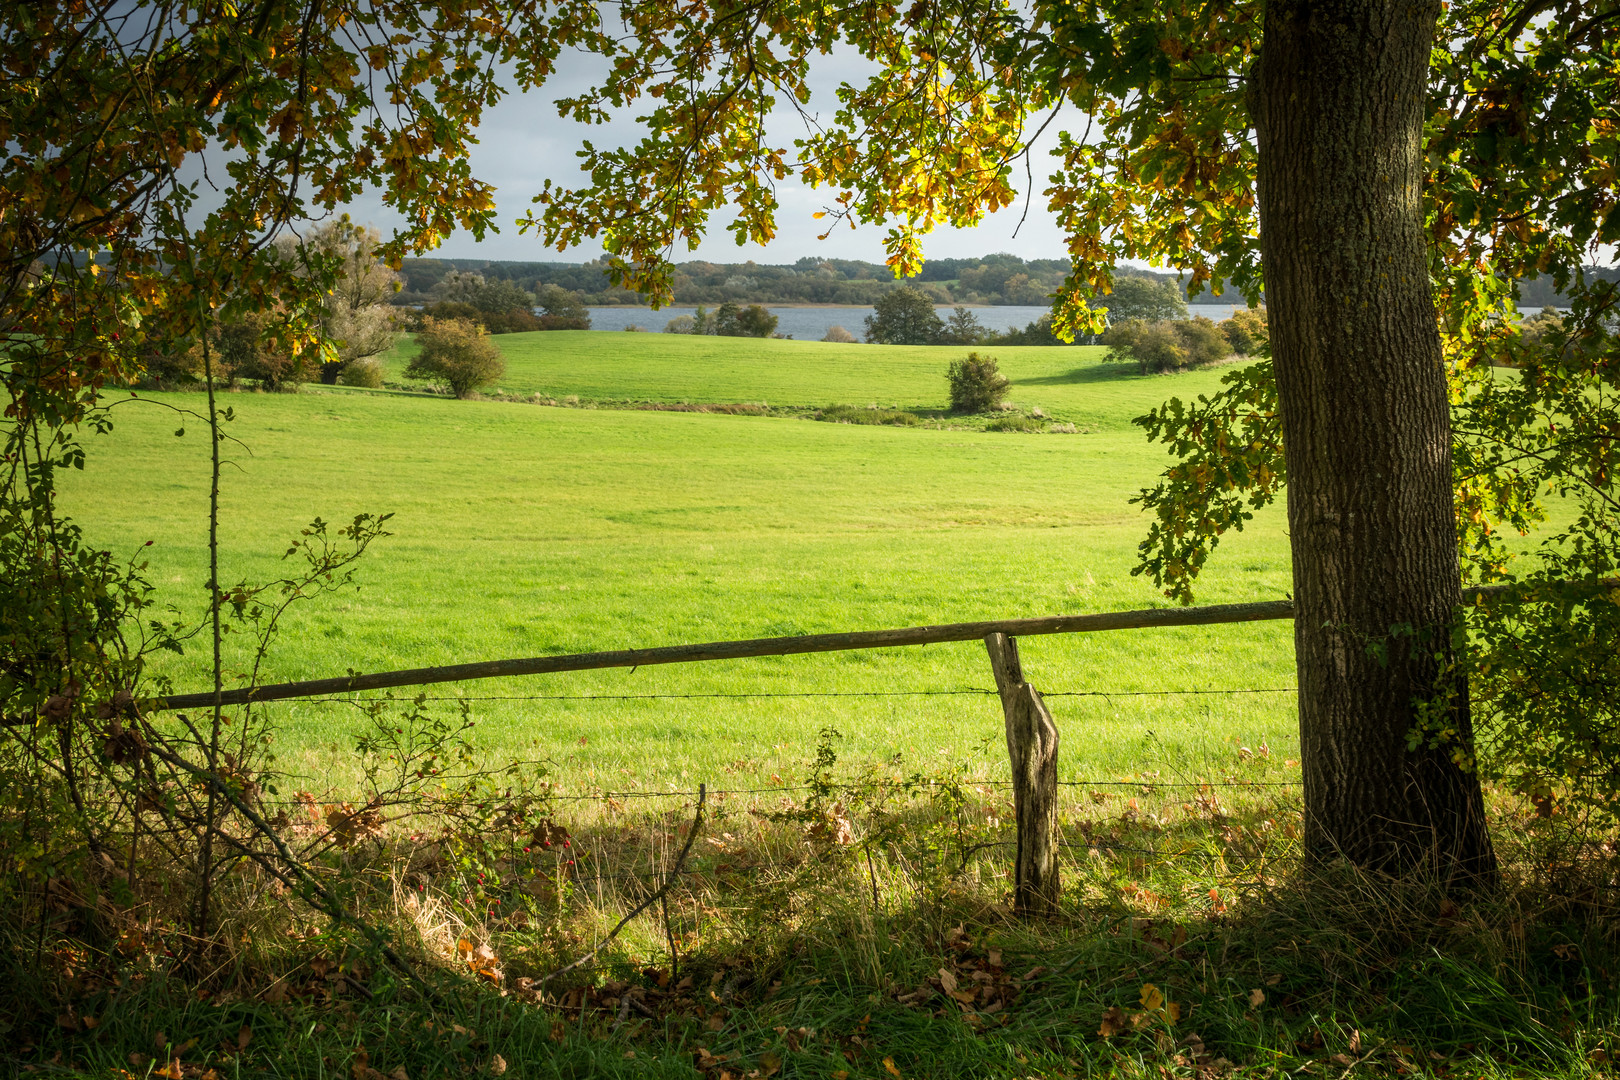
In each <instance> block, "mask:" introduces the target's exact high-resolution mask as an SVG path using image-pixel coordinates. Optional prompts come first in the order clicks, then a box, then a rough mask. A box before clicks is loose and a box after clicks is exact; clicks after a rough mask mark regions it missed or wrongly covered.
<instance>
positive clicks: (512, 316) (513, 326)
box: [480, 307, 554, 334]
mask: <svg viewBox="0 0 1620 1080" xmlns="http://www.w3.org/2000/svg"><path fill="white" fill-rule="evenodd" d="M480 321H482V322H483V324H484V329H485V330H488V331H489V332H490V333H492V334H528V333H533V332H534V331H536V330H546V329H554V328H552V327H547V326H546V325H545V324H544V323H543V322H542V321H541V320H540V319H537V318H535V315H534V312H532V311H530V310H529V309H528V308H516V307H515V308H512V309H511V310H510V311H486V312H484V313H483V318H482V320H480Z"/></svg>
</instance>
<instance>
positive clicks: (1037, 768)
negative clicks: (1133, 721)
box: [984, 633, 1062, 915]
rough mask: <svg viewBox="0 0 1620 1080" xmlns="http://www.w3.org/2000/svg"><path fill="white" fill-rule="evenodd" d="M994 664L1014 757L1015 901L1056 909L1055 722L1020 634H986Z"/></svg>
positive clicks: (1029, 909)
mask: <svg viewBox="0 0 1620 1080" xmlns="http://www.w3.org/2000/svg"><path fill="white" fill-rule="evenodd" d="M984 647H985V649H986V650H987V651H988V652H989V653H990V668H991V670H992V671H994V672H995V675H996V689H997V690H999V691H1000V692H1001V709H1002V712H1003V713H1004V714H1005V715H1006V718H1007V756H1008V757H1009V758H1010V759H1011V760H1012V782H1013V805H1014V807H1015V808H1016V812H1017V816H1018V860H1017V862H1016V863H1015V866H1016V876H1015V878H1014V880H1015V881H1016V882H1017V885H1016V887H1015V890H1014V893H1013V895H1014V898H1015V900H1014V903H1015V906H1016V907H1017V909H1018V911H1019V912H1021V913H1024V914H1030V915H1048V914H1052V913H1055V912H1056V911H1057V907H1058V897H1059V896H1060V895H1061V892H1062V889H1061V886H1060V885H1059V882H1058V861H1057V841H1058V814H1057V809H1058V800H1057V750H1058V732H1057V724H1055V723H1054V722H1053V721H1052V714H1051V712H1049V711H1048V710H1047V708H1046V703H1045V702H1044V701H1042V700H1041V695H1040V694H1039V692H1037V691H1036V689H1035V688H1034V687H1033V686H1031V685H1029V683H1027V682H1025V681H1024V669H1023V665H1021V664H1020V663H1019V662H1018V640H1017V639H1016V638H1011V637H1008V636H1007V635H1006V634H1000V633H996V634H990V635H988V636H987V637H986V638H985V639H984Z"/></svg>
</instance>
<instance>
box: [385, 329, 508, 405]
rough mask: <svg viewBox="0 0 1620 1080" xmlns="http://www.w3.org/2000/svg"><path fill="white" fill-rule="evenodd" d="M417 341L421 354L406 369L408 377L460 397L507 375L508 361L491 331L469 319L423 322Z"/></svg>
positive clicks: (468, 394)
mask: <svg viewBox="0 0 1620 1080" xmlns="http://www.w3.org/2000/svg"><path fill="white" fill-rule="evenodd" d="M416 341H417V344H419V345H420V346H421V347H422V351H421V352H419V353H417V354H416V357H415V358H414V359H413V360H412V361H411V365H410V367H408V368H406V369H405V377H406V378H407V379H426V380H428V381H429V382H436V383H439V384H441V385H443V386H446V387H448V388H449V389H450V392H451V393H452V394H454V395H456V397H458V398H465V397H469V396H471V394H472V392H473V391H474V390H477V389H478V388H479V387H481V386H488V385H489V384H490V383H492V382H494V381H495V380H496V379H499V378H500V377H501V376H502V375H504V374H506V362H505V361H504V360H502V359H501V351H500V350H499V349H497V348H496V347H495V344H494V342H492V341H490V340H489V332H488V331H486V330H484V329H483V328H482V327H480V326H478V325H477V324H476V323H472V322H469V321H468V320H466V319H435V318H431V317H429V318H426V319H423V320H422V331H421V333H419V334H417V335H416Z"/></svg>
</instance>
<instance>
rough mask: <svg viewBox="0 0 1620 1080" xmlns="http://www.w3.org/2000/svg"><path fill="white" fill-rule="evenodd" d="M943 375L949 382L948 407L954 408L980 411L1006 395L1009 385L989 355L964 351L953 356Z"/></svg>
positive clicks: (994, 360) (993, 358)
mask: <svg viewBox="0 0 1620 1080" xmlns="http://www.w3.org/2000/svg"><path fill="white" fill-rule="evenodd" d="M945 378H946V379H948V380H949V381H950V384H951V408H952V409H953V410H955V411H956V412H984V411H985V410H986V409H988V408H990V407H991V406H992V405H994V404H996V403H997V402H999V401H1000V400H1001V399H1002V398H1004V397H1006V396H1007V388H1008V387H1009V386H1010V385H1011V384H1010V383H1009V382H1007V378H1006V376H1004V375H1002V373H1001V369H1000V367H999V366H997V364H996V358H995V357H993V356H980V355H979V354H978V353H976V352H973V353H968V354H967V358H966V359H965V360H953V361H951V366H950V367H949V368H948V369H946V372H945Z"/></svg>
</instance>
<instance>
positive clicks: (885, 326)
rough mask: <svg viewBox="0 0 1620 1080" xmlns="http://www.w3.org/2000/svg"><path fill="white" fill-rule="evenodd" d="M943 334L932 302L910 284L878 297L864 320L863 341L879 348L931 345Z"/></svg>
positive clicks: (942, 328) (942, 327) (941, 323)
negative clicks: (886, 346) (885, 346)
mask: <svg viewBox="0 0 1620 1080" xmlns="http://www.w3.org/2000/svg"><path fill="white" fill-rule="evenodd" d="M944 331H945V324H944V323H943V322H941V321H940V318H939V315H938V313H936V312H935V311H934V302H933V301H932V300H930V299H929V298H928V296H927V295H926V294H924V293H923V292H921V291H920V290H918V289H913V288H912V287H911V286H910V285H901V286H899V287H898V288H894V289H890V290H889V291H888V292H886V293H884V294H883V295H882V296H880V297H878V299H877V303H875V304H873V305H872V314H870V315H868V316H867V317H866V340H867V341H870V342H873V343H876V344H880V345H932V344H933V343H935V342H936V341H938V340H939V336H940V334H942V333H944Z"/></svg>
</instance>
